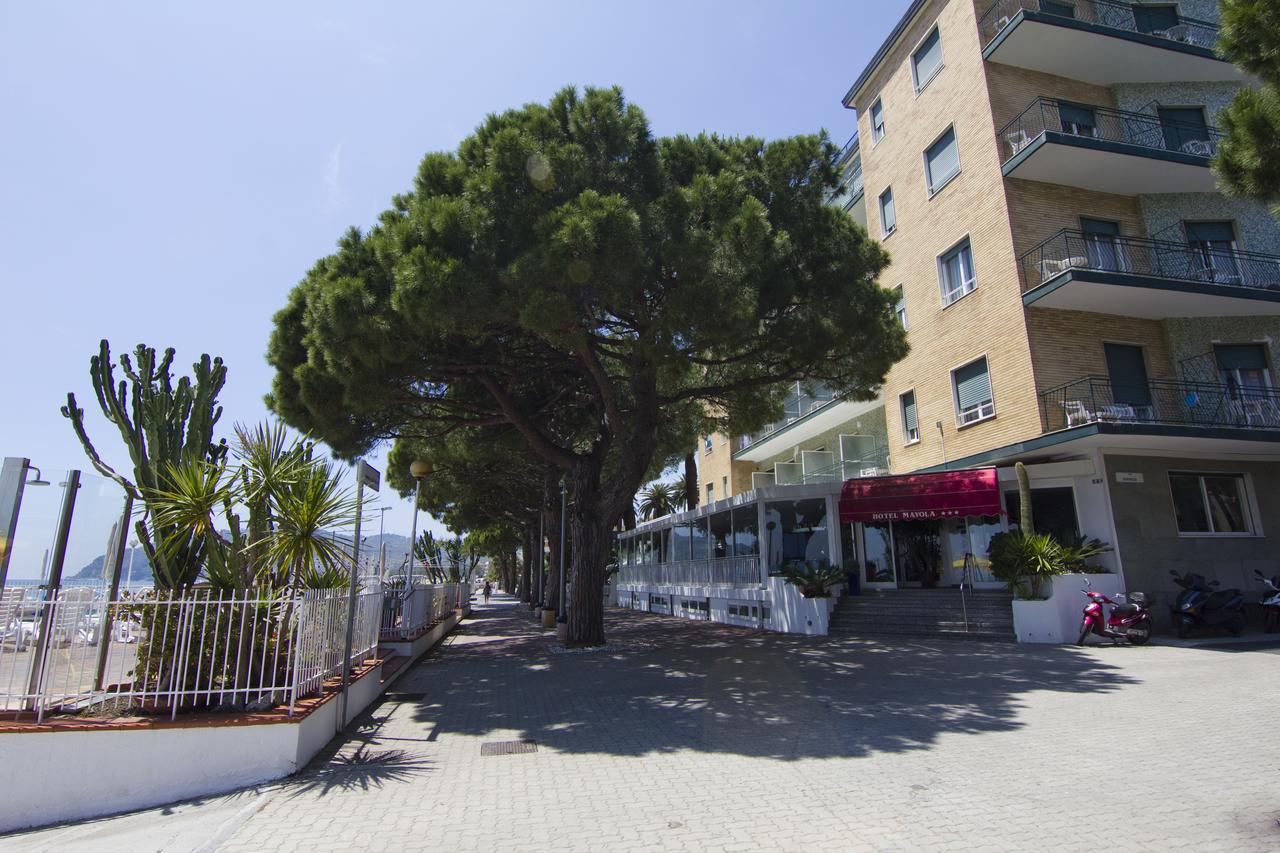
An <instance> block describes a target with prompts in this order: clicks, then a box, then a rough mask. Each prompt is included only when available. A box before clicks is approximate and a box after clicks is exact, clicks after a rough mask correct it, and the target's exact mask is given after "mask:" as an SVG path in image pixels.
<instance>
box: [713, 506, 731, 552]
mask: <svg viewBox="0 0 1280 853" xmlns="http://www.w3.org/2000/svg"><path fill="white" fill-rule="evenodd" d="M708 522H709V524H708V528H709V529H710V531H711V556H712V557H732V556H733V517H732V514H731V513H730V512H728V511H727V510H726V511H725V512H717V513H716V514H715V515H713V516H711V517H710V518H709V519H708Z"/></svg>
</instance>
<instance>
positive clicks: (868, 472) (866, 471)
mask: <svg viewBox="0 0 1280 853" xmlns="http://www.w3.org/2000/svg"><path fill="white" fill-rule="evenodd" d="M888 473H889V469H887V468H863V469H862V470H861V471H859V472H858V476H859V477H884V476H886V475H887V474H888Z"/></svg>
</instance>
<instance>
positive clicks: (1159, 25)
mask: <svg viewBox="0 0 1280 853" xmlns="http://www.w3.org/2000/svg"><path fill="white" fill-rule="evenodd" d="M1131 8H1132V9H1133V23H1134V25H1135V28H1136V29H1137V31H1138V32H1140V33H1150V34H1151V35H1156V36H1164V35H1166V34H1167V31H1168V30H1169V28H1170V27H1176V26H1177V25H1178V7H1177V6H1133V7H1131Z"/></svg>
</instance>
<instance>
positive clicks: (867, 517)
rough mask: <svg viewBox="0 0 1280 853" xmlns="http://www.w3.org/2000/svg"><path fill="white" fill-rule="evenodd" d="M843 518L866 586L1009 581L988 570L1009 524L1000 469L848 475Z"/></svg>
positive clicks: (992, 584) (990, 584) (846, 537)
mask: <svg viewBox="0 0 1280 853" xmlns="http://www.w3.org/2000/svg"><path fill="white" fill-rule="evenodd" d="M840 520H841V523H842V524H844V525H848V527H847V529H846V530H845V531H843V535H842V539H843V540H844V541H845V543H846V548H847V549H850V550H852V551H853V552H854V554H856V557H855V559H856V566H857V571H858V576H859V577H858V580H859V582H860V584H861V586H862V587H864V588H866V589H899V588H904V587H924V588H931V587H951V586H958V585H960V584H961V583H962V582H964V583H969V584H972V585H974V586H975V587H979V588H981V587H991V588H996V587H1000V586H1002V584H1001V583H999V582H997V581H995V579H994V578H992V577H991V574H990V572H989V571H988V570H987V549H988V546H989V545H990V542H991V538H992V537H993V536H995V534H997V533H999V532H1000V531H1002V530H1003V529H1004V522H1003V520H1002V517H1001V514H1000V492H999V487H998V484H997V479H996V471H995V469H994V468H986V469H979V470H976V471H949V472H944V473H940V474H914V475H906V476H900V477H877V478H874V479H871V478H868V479H865V480H849V481H848V482H846V483H845V486H844V489H843V491H842V494H841V498H840Z"/></svg>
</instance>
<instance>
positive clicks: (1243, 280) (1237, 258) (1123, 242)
mask: <svg viewBox="0 0 1280 853" xmlns="http://www.w3.org/2000/svg"><path fill="white" fill-rule="evenodd" d="M1018 266H1019V269H1020V271H1021V274H1022V292H1023V293H1026V292H1027V291H1030V290H1034V289H1035V288H1037V287H1039V286H1040V285H1042V284H1044V283H1045V282H1046V281H1048V280H1050V279H1052V278H1055V277H1057V276H1059V275H1061V274H1062V273H1065V272H1068V271H1070V270H1087V271H1091V272H1105V273H1114V274H1121V275H1133V276H1145V277H1150V278H1163V279H1172V280H1175V281H1184V282H1196V283H1200V284H1213V285H1225V286H1229V287H1239V288H1243V289H1246V290H1270V291H1280V256H1276V255H1264V254H1261V253H1258V252H1242V251H1240V250H1239V249H1235V248H1228V247H1225V246H1220V245H1216V244H1215V245H1210V244H1203V243H1202V244H1196V245H1187V244H1185V243H1166V242H1161V241H1158V240H1143V239H1138V238H1136V237H1114V236H1107V235H1099V234H1085V233H1084V232H1082V231H1071V230H1066V229H1064V230H1062V231H1059V232H1058V233H1057V234H1054V235H1053V236H1052V237H1050V238H1049V239H1048V240H1045V241H1044V242H1043V243H1041V244H1040V245H1038V246H1036V247H1035V248H1034V249H1032V250H1031V251H1030V252H1028V253H1027V254H1025V255H1023V256H1022V257H1021V258H1019V259H1018Z"/></svg>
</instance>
